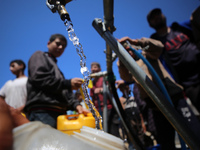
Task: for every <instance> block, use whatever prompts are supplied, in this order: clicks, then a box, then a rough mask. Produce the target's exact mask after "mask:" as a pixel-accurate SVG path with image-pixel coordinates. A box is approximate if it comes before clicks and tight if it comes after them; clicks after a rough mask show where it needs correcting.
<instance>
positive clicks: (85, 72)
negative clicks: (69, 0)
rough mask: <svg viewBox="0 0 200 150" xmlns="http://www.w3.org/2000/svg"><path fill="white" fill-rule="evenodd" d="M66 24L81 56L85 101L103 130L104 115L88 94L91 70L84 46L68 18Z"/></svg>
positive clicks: (98, 125) (97, 124)
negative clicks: (87, 64)
mask: <svg viewBox="0 0 200 150" xmlns="http://www.w3.org/2000/svg"><path fill="white" fill-rule="evenodd" d="M64 24H65V26H66V30H67V32H68V36H69V39H70V41H72V43H73V45H74V46H75V48H76V52H77V54H78V55H79V56H80V66H81V70H80V71H81V73H82V75H83V80H84V82H83V85H82V88H83V93H84V96H85V100H84V101H85V102H86V104H87V105H88V107H89V109H90V111H91V113H92V114H93V116H94V118H95V123H96V128H97V129H100V130H102V117H101V115H100V114H99V112H98V111H97V109H96V108H95V106H94V104H93V103H92V101H91V99H90V97H89V94H88V83H89V80H90V72H89V70H88V68H87V67H86V56H85V55H84V53H83V47H82V45H81V43H80V42H79V39H78V37H77V36H76V34H75V32H74V29H73V25H72V22H71V21H68V20H66V21H64Z"/></svg>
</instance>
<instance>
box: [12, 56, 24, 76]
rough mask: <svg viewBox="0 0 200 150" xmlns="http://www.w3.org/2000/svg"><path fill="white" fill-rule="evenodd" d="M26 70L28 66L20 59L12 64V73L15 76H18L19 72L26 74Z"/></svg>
mask: <svg viewBox="0 0 200 150" xmlns="http://www.w3.org/2000/svg"><path fill="white" fill-rule="evenodd" d="M25 69H26V64H25V63H24V61H22V60H20V59H16V60H12V61H11V62H10V71H11V72H12V73H13V74H15V75H18V74H19V72H22V73H24V70H25Z"/></svg>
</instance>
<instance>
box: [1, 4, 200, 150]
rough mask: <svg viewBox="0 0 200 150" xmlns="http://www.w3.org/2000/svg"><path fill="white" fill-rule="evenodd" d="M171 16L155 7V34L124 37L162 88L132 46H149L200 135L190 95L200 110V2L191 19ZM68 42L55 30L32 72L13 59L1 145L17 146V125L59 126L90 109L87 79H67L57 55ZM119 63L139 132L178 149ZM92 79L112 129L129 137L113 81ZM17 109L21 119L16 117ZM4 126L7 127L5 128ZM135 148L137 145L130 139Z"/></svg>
mask: <svg viewBox="0 0 200 150" xmlns="http://www.w3.org/2000/svg"><path fill="white" fill-rule="evenodd" d="M166 20H167V19H166V17H165V15H164V14H163V12H162V10H161V9H160V8H155V9H153V10H151V11H150V12H149V13H148V14H147V21H148V23H149V26H150V27H152V28H153V29H155V31H156V32H155V33H153V34H152V35H151V36H150V37H149V38H146V37H143V38H141V39H131V38H130V37H122V38H120V39H118V42H119V43H121V44H122V45H123V46H124V48H125V50H126V51H127V52H128V53H129V54H130V56H131V57H132V58H133V59H134V60H135V61H136V63H137V64H138V66H139V67H140V68H142V70H143V71H144V72H145V73H146V75H147V77H148V78H149V79H150V80H151V81H152V82H153V83H154V84H155V85H156V86H157V87H158V88H160V87H159V85H158V83H157V82H156V77H155V76H154V75H153V73H152V72H151V70H150V69H149V68H148V66H147V64H145V62H144V61H143V60H142V59H141V58H139V57H137V56H136V54H135V53H134V51H133V50H132V49H137V46H140V47H141V48H142V49H143V48H145V49H143V50H142V52H141V54H142V56H143V57H144V58H145V59H146V60H147V61H148V62H149V63H150V65H151V66H152V67H153V68H154V70H155V71H156V73H157V74H158V76H159V78H160V79H161V81H162V83H163V85H164V87H165V88H166V90H167V92H168V94H169V96H170V98H171V100H172V103H173V105H174V108H175V110H176V111H177V112H178V114H179V115H180V117H182V118H183V119H184V120H185V121H186V122H187V124H188V126H189V127H190V128H191V130H192V131H193V132H194V134H195V136H196V137H197V138H199V140H200V120H199V119H200V118H199V116H196V115H195V113H194V112H193V110H192V109H191V107H190V105H189V104H188V100H190V101H191V102H192V105H193V106H194V107H195V108H196V109H197V111H198V112H200V69H198V68H199V65H200V34H199V33H200V7H198V8H197V9H196V10H195V11H194V12H192V15H191V18H190V19H189V20H188V21H187V22H184V24H183V23H182V24H180V23H177V22H174V23H173V24H172V25H171V26H167V21H166ZM147 46H148V48H146V47H147ZM66 47H67V39H66V38H65V36H63V35H61V34H53V35H52V36H51V37H50V39H49V40H48V42H47V48H48V49H47V51H46V52H43V51H36V52H35V53H34V54H33V55H32V56H31V57H30V59H29V61H28V63H27V65H28V76H26V75H25V74H24V70H25V68H26V63H25V62H24V61H23V60H20V59H16V60H12V61H11V62H10V71H11V72H12V73H13V74H14V75H15V76H16V79H14V80H9V81H7V82H6V83H5V85H4V86H3V87H2V88H1V89H0V112H2V113H0V116H2V118H4V120H5V122H4V123H2V122H1V123H0V126H2V128H0V139H3V138H4V137H5V136H4V134H6V135H7V136H6V138H5V139H4V141H6V142H5V143H3V142H0V143H1V144H0V149H1V148H5V147H6V148H8V149H11V147H9V146H8V145H12V143H13V138H12V137H11V135H12V130H13V128H15V127H17V126H20V125H22V124H25V123H28V122H32V121H40V122H42V123H44V124H47V125H49V126H51V127H52V128H55V129H57V117H58V116H60V115H63V114H66V112H67V111H69V110H70V111H76V112H77V113H89V112H90V110H89V109H88V108H87V107H86V106H85V103H84V101H83V97H82V95H81V93H80V88H81V85H82V83H83V80H82V78H78V77H74V78H72V79H66V78H65V77H64V75H63V73H62V71H61V70H60V69H59V67H58V65H57V58H59V57H60V56H61V55H62V54H63V52H64V51H65V48H66ZM117 66H118V71H119V75H120V78H121V79H120V80H117V81H116V88H117V89H118V90H119V91H121V94H122V96H120V98H119V101H120V102H121V105H122V108H123V110H124V111H125V114H126V115H127V117H128V118H129V120H130V124H131V125H132V127H133V128H134V131H135V133H136V135H137V136H138V137H139V139H140V140H141V142H142V143H143V144H144V145H145V146H146V147H150V146H155V145H156V144H159V145H160V148H161V149H162V150H165V149H166V150H169V149H170V150H175V149H176V146H175V129H174V127H173V126H172V125H171V124H170V123H169V121H168V120H167V119H166V118H165V116H164V115H163V114H162V112H161V111H160V110H159V109H158V107H157V106H156V105H155V104H154V103H153V101H152V100H151V97H149V95H148V93H146V91H145V90H144V89H143V87H142V85H140V83H139V82H138V81H137V80H136V79H135V77H134V76H133V75H132V74H131V73H130V71H129V70H128V69H127V68H126V66H125V65H124V64H123V63H122V61H121V60H120V59H118V61H117ZM90 69H91V73H92V74H94V73H98V72H101V65H100V63H98V62H93V63H91V68H90ZM92 83H93V86H92V88H91V89H90V93H89V94H90V97H91V100H92V101H93V103H94V106H95V107H96V109H97V110H98V111H99V113H100V115H101V116H102V117H105V122H103V124H106V125H107V131H106V132H108V133H110V134H112V135H114V136H117V137H119V138H123V136H122V135H123V134H126V131H124V130H121V129H122V128H123V127H122V124H121V122H120V117H119V114H118V113H117V111H116V108H115V107H114V105H113V103H112V93H111V92H110V91H109V90H108V91H107V90H104V84H105V85H109V83H107V81H106V78H105V75H104V76H94V77H93V78H92ZM160 92H162V91H160ZM105 95H106V98H105ZM105 106H106V109H105ZM104 110H106V112H105V111H104ZM13 112H14V113H13ZM16 112H17V113H16ZM18 112H21V113H23V114H25V117H26V118H25V119H23V118H21V117H19V115H20V114H19V113H18ZM16 114H17V118H20V119H16V118H15V119H13V115H16ZM5 118H6V119H5ZM103 119H104V118H103ZM4 128H5V129H7V130H5V131H4V130H2V129H4ZM148 132H149V133H151V135H153V137H154V138H153V139H151V140H147V133H148ZM127 138H128V137H127ZM128 141H129V139H128ZM149 141H151V142H149ZM155 141H156V144H155ZM129 149H130V150H132V149H135V148H134V145H132V143H131V142H130V141H129Z"/></svg>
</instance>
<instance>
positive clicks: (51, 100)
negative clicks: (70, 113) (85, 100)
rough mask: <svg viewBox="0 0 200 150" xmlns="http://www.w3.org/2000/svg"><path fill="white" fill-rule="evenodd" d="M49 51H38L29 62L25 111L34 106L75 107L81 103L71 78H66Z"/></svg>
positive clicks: (65, 108)
mask: <svg viewBox="0 0 200 150" xmlns="http://www.w3.org/2000/svg"><path fill="white" fill-rule="evenodd" d="M56 62H57V60H56V58H54V57H53V56H51V55H50V54H49V53H44V52H42V51H36V52H35V53H34V54H33V55H32V56H31V58H30V60H29V62H28V81H27V103H26V105H25V109H24V110H25V112H27V111H29V109H30V108H33V107H41V106H45V107H53V108H54V107H57V108H59V109H64V110H67V109H75V107H76V106H77V105H80V103H79V101H78V100H76V99H75V98H74V96H73V93H72V91H71V80H66V79H65V78H64V75H63V73H62V72H61V71H60V69H59V68H58V66H57V64H56Z"/></svg>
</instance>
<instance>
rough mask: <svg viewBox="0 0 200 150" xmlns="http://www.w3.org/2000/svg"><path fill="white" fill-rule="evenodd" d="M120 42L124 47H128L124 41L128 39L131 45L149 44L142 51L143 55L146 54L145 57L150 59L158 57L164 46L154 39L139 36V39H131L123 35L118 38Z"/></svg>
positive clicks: (143, 45)
mask: <svg viewBox="0 0 200 150" xmlns="http://www.w3.org/2000/svg"><path fill="white" fill-rule="evenodd" d="M118 41H119V42H120V43H121V44H123V45H124V46H125V48H126V49H128V45H127V44H125V43H126V41H128V42H129V43H130V44H131V45H132V47H133V48H134V45H135V46H141V47H142V48H144V47H146V46H149V48H147V49H145V50H144V51H143V55H146V56H147V57H150V58H151V59H158V58H159V57H160V55H161V53H162V50H163V48H164V45H163V44H162V43H161V42H160V41H158V40H154V39H152V38H145V37H143V38H141V39H131V38H129V37H123V38H121V39H119V40H118Z"/></svg>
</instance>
